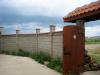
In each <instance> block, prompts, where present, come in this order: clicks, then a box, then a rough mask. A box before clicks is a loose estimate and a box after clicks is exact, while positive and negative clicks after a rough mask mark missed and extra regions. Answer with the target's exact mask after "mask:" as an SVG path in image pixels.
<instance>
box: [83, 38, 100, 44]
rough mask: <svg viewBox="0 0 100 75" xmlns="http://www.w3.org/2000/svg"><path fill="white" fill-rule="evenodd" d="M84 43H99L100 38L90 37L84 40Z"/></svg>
mask: <svg viewBox="0 0 100 75" xmlns="http://www.w3.org/2000/svg"><path fill="white" fill-rule="evenodd" d="M85 43H86V44H100V38H95V39H93V38H90V39H86V40H85Z"/></svg>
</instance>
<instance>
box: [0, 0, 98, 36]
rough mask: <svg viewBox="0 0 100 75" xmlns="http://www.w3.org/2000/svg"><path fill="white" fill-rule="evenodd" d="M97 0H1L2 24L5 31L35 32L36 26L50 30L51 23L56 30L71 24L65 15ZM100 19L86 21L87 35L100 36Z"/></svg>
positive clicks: (43, 29)
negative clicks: (64, 18)
mask: <svg viewBox="0 0 100 75" xmlns="http://www.w3.org/2000/svg"><path fill="white" fill-rule="evenodd" d="M93 1H97V0H0V26H3V27H4V28H5V31H4V33H15V29H16V28H19V29H21V33H34V32H35V29H36V28H40V29H41V32H48V31H49V25H51V24H54V25H56V27H57V28H56V30H57V31H60V30H62V28H63V26H65V25H70V24H69V23H64V22H63V19H62V18H63V17H64V16H66V15H67V14H68V13H69V12H71V11H72V10H74V9H75V8H77V7H81V6H83V5H84V4H88V3H90V2H93ZM99 28H100V20H99V21H94V22H90V23H86V36H100V29H99Z"/></svg>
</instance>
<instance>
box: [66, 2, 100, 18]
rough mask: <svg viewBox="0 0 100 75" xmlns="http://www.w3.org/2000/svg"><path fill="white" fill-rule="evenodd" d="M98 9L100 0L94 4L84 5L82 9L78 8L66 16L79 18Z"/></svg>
mask: <svg viewBox="0 0 100 75" xmlns="http://www.w3.org/2000/svg"><path fill="white" fill-rule="evenodd" d="M97 9H100V0H98V1H96V2H92V3H90V4H89V5H84V6H82V7H78V8H76V9H75V10H74V11H72V12H70V13H69V14H68V15H67V16H65V18H66V17H73V16H77V15H80V14H84V13H87V12H90V11H94V10H97Z"/></svg>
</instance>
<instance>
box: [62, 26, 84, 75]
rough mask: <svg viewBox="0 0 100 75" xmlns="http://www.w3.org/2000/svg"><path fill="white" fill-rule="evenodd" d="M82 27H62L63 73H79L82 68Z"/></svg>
mask: <svg viewBox="0 0 100 75" xmlns="http://www.w3.org/2000/svg"><path fill="white" fill-rule="evenodd" d="M84 41H85V37H84V28H82V27H80V26H65V27H64V29H63V46H64V47H63V73H64V75H66V74H67V73H70V72H71V73H79V72H82V71H83V70H84V67H83V65H84V50H85V49H84V48H85V42H84Z"/></svg>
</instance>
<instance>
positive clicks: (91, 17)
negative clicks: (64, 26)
mask: <svg viewBox="0 0 100 75" xmlns="http://www.w3.org/2000/svg"><path fill="white" fill-rule="evenodd" d="M63 19H64V22H73V23H75V22H76V21H77V20H84V21H85V22H89V21H95V20H99V19H100V1H96V2H92V3H91V4H89V5H85V6H83V7H80V8H77V9H75V10H74V11H72V12H71V13H69V14H68V15H67V16H65V17H64V18H63Z"/></svg>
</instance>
